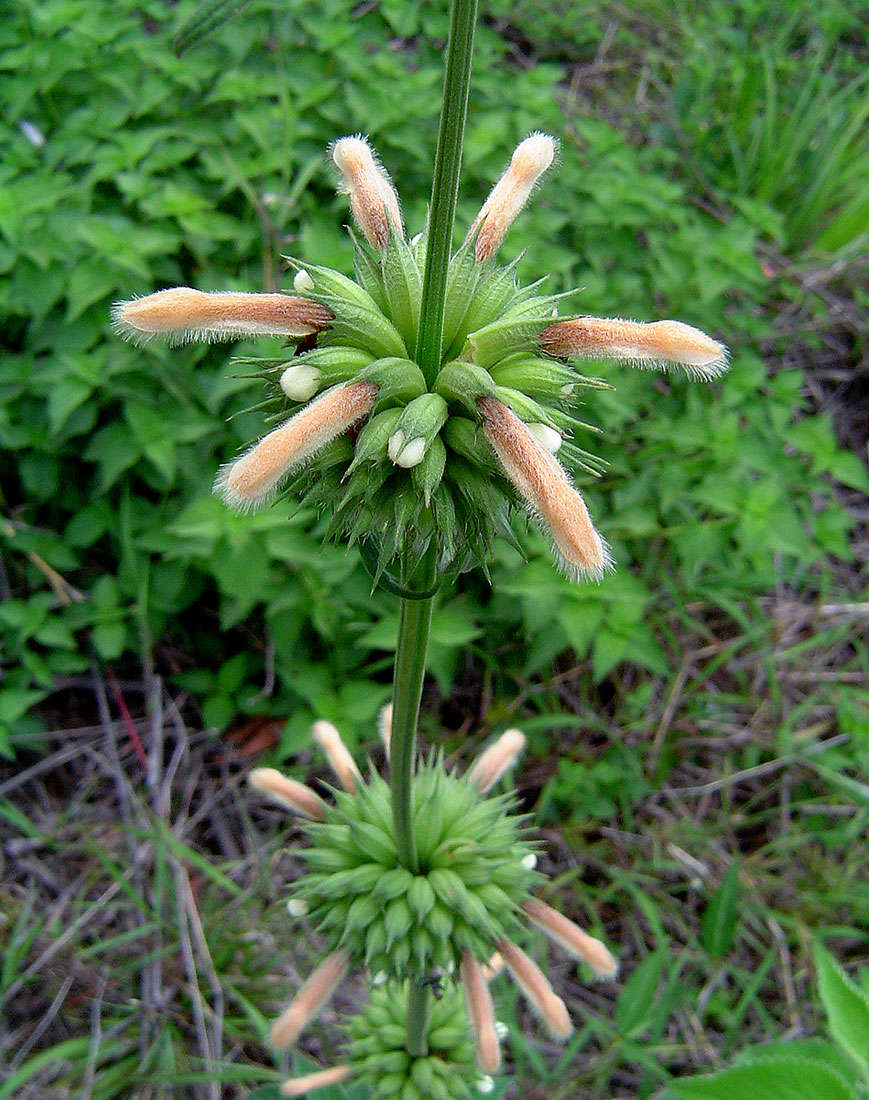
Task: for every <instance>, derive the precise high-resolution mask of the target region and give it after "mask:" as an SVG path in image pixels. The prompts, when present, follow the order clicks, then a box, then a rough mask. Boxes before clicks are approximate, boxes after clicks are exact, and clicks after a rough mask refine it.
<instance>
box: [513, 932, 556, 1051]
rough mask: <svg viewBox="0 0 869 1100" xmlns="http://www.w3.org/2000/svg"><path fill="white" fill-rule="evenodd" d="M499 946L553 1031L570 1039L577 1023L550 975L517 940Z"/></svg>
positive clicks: (524, 990)
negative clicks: (573, 1021) (547, 977)
mask: <svg viewBox="0 0 869 1100" xmlns="http://www.w3.org/2000/svg"><path fill="white" fill-rule="evenodd" d="M498 947H499V948H500V951H501V954H502V956H503V957H504V965H505V966H506V967H507V969H508V970H509V971H510V974H511V975H512V977H513V980H514V981H515V982H516V984H517V985H518V986H519V988H520V989H521V990H522V992H523V993H524V995H525V997H526V999H527V1001H528V1003H529V1004H530V1005H531V1007H532V1008H533V1009H534V1010H535V1011H536V1012H537V1013H538V1014H539V1016H540V1018H541V1019H542V1020H543V1022H544V1023H545V1024H546V1027H547V1029H548V1030H549V1032H550V1034H551V1035H552V1036H553V1038H555V1039H566V1038H567V1037H568V1036H569V1035H570V1033H571V1032H572V1031H573V1025H572V1024H571V1022H570V1017H569V1016H568V1014H567V1008H566V1007H565V1004H564V1001H562V999H561V998H560V997H559V996H557V994H556V993H555V992H554V991H553V989H552V986H551V985H550V984H549V982H548V981H547V979H546V975H545V974H544V973H543V971H542V970H541V969H540V967H539V966H538V965H537V963H535V962H534V960H533V959H531V958H529V957H528V955H526V954H525V952H524V951H523V950H522V948H521V947H517V946H516V944H515V943H511V942H510V941H509V940H501V942H500V943H499V944H498Z"/></svg>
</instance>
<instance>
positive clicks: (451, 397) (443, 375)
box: [433, 359, 495, 419]
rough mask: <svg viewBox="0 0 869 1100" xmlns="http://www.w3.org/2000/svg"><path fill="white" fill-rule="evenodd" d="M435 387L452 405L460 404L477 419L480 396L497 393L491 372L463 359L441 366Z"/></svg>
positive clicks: (461, 407) (436, 391)
mask: <svg viewBox="0 0 869 1100" xmlns="http://www.w3.org/2000/svg"><path fill="white" fill-rule="evenodd" d="M433 388H434V391H435V393H439V394H440V395H441V397H443V398H444V400H445V401H448V402H449V403H450V405H458V407H459V408H460V409H462V410H464V411H466V412H470V414H471V416H473V417H475V418H476V419H479V415H480V414H479V411H478V409H477V401H478V400H479V398H481V397H494V395H495V383H494V382H493V381H492V376H491V375H490V374H489V372H488V371H487V370H485V369H484V368H483V367H481V366H479V365H478V364H477V363H472V362H468V361H465V360H461V359H454V360H452V361H451V362H449V363H446V364H444V366H442V367H441V369H440V371H439V372H438V376H437V378H436V379H435V383H434V387H433Z"/></svg>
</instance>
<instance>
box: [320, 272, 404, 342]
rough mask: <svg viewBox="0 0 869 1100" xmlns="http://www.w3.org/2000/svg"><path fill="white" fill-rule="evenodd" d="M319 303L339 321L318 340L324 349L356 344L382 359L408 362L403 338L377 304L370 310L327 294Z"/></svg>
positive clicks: (322, 296) (324, 330) (332, 324)
mask: <svg viewBox="0 0 869 1100" xmlns="http://www.w3.org/2000/svg"><path fill="white" fill-rule="evenodd" d="M354 286H355V284H354ZM363 293H364V292H363ZM312 297H313V295H312ZM317 301H319V302H321V303H322V304H323V305H326V306H328V307H329V309H331V310H332V312H333V313H334V314H335V320H334V321H332V322H331V323H330V325H329V327H328V328H325V329H323V330H322V331H321V332H320V334H319V335H318V337H317V339H318V340H319V342H320V344H321V345H324V346H325V345H329V344H335V343H337V344H352V345H353V346H355V347H359V348H362V349H363V350H365V351H370V352H371V354H372V355H375V356H377V357H378V358H382V357H386V356H396V357H397V358H400V359H404V358H406V356H407V346H406V345H405V343H404V340H402V338H401V334H400V333H399V332H398V329H396V328H395V326H394V325H393V324H392V323H391V322H390V321H388V320H387V319H386V318H385V317H384V316H383V314H382V313H381V312H380V310H379V309H378V308H377V305H376V303H374V302H373V301H372V303H371V306H370V307H366V306H362V305H357V304H356V303H355V302H351V301H344V300H341V299H336V298H330V297H329V296H328V295H324V294H321V295H318V296H317Z"/></svg>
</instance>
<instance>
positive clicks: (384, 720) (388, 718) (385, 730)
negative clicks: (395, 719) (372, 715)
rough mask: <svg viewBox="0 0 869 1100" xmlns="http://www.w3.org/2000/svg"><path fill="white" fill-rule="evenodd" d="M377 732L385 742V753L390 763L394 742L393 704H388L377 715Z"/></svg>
mask: <svg viewBox="0 0 869 1100" xmlns="http://www.w3.org/2000/svg"><path fill="white" fill-rule="evenodd" d="M377 732H378V733H379V734H380V740H381V741H382V742H383V751H384V752H385V753H386V759H387V761H389V754H390V751H391V750H390V742H391V741H392V703H387V704H386V706H385V707H383V708H382V709H381V711H380V713H379V714H378V715H377Z"/></svg>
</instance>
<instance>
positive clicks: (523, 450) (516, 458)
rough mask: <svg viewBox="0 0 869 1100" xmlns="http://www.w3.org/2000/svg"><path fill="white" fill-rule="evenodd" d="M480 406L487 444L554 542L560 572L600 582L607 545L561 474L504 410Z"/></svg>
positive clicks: (489, 402) (489, 403)
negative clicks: (594, 578) (588, 575)
mask: <svg viewBox="0 0 869 1100" xmlns="http://www.w3.org/2000/svg"><path fill="white" fill-rule="evenodd" d="M478 404H479V407H480V411H481V413H482V414H483V418H484V420H483V428H484V431H485V433H486V438H487V439H488V440H489V442H490V443H491V444H492V448H493V449H494V451H495V453H496V454H497V456H498V458H499V459H500V460H501V465H502V466H503V467H504V472H505V473H506V474H507V477H509V479H510V480H511V481H512V482H513V484H514V485H515V486H516V488H517V489H518V491H519V492H520V494H521V495H522V496H523V497H524V498H525V500H526V501H527V502H528V504H529V505H530V506H531V509H532V512H533V514H534V515H535V516H536V517H537V518H538V519H539V521H540V522H541V523H542V524H543V526H544V527H545V529H546V530H548V532H549V534H550V535H551V536H552V543H553V547H554V549H555V552H556V553H557V555H558V556H559V558H560V560H561V565H562V568H563V569H564V570H565V572H566V573H568V575H570V574H583V573H585V574H590V575H591V576H594V577H600V576H601V575H602V573H603V572H604V570H605V569H606V568H607V567H608V566H609V564H610V558H609V554H608V552H607V548H606V544H605V543H604V541H603V539H602V538H601V537H600V535H599V534H598V533H597V531H595V529H594V525H593V524H592V522H591V517H590V516H589V514H588V509H587V508H586V506H585V501H584V500H583V499H582V497H581V496H580V495H579V493H578V492H577V491H576V489H574V487H573V486H572V485H571V484H570V481H569V480H568V477H567V474H566V473H565V471H564V470H563V468H562V467H561V466H560V465H559V463H558V461H557V460H556V459H555V458H554V457H553V456H552V455H551V454H550V453H549V451H547V450H545V449H544V448H543V447H541V446H540V444H539V443H538V442H537V439H536V438H535V437H534V436H533V435H532V434H531V432H530V431H529V430H528V428H527V427H526V425H525V424H523V423H522V421H521V420H520V419H519V417H518V416H516V414H515V413H513V412H511V411H510V409H508V408H507V406H506V405H504V404H502V402H500V401H498V400H497V399H496V398H493V397H484V398H481V399H480V401H479V402H478Z"/></svg>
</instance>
